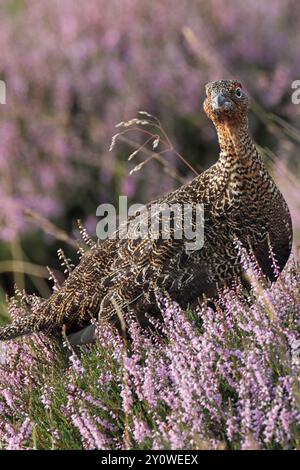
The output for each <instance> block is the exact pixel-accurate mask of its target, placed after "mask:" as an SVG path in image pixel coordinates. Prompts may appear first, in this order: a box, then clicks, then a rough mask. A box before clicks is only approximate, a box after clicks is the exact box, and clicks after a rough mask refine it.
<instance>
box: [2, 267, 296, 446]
mask: <svg viewBox="0 0 300 470" xmlns="http://www.w3.org/2000/svg"><path fill="white" fill-rule="evenodd" d="M249 276H250V277H251V279H252V285H253V287H252V290H251V292H250V293H248V294H247V295H246V293H245V292H244V291H243V289H242V288H241V286H238V285H237V286H236V287H235V288H234V289H232V290H225V291H224V292H222V295H221V296H220V298H219V300H218V301H217V302H216V305H215V307H214V308H212V306H207V305H200V306H199V308H198V309H196V310H195V311H193V312H190V311H188V312H184V311H182V310H181V309H180V308H179V306H178V305H177V304H175V303H173V302H172V301H171V300H170V299H168V298H165V297H158V299H157V300H158V302H159V305H160V308H161V310H162V312H163V323H159V322H157V321H153V327H155V328H154V329H153V331H149V330H148V331H145V330H142V329H141V328H140V327H139V325H138V324H137V323H136V321H135V319H134V317H133V316H131V315H130V314H129V315H128V316H127V317H126V319H125V320H126V324H127V328H128V331H129V335H130V338H129V339H128V338H127V336H126V337H125V338H122V337H121V336H120V335H119V334H117V333H116V332H115V331H114V330H113V329H112V328H111V327H109V326H106V325H105V324H100V325H99V326H98V330H97V343H96V344H95V345H93V346H86V347H84V348H81V349H78V350H76V351H74V350H72V349H71V348H70V345H68V343H67V342H66V343H65V344H64V346H63V347H61V346H58V345H57V344H56V343H55V342H53V341H51V340H49V339H46V338H45V337H44V336H42V335H40V336H35V337H33V338H30V339H21V340H19V341H13V342H9V343H7V344H5V345H3V346H2V364H1V366H0V411H1V417H0V442H1V447H2V448H5V449H28V448H29V449H32V448H34V449H41V448H48V449H49V448H51V449H62V448H67V449H81V448H84V449H95V448H97V449H297V448H298V449H299V445H300V440H299V439H300V434H299V431H300V427H299V425H300V408H299V405H300V395H299V390H300V388H299V377H300V375H299V372H300V335H299V320H300V307H299V305H300V289H299V286H300V270H299V263H298V262H296V261H295V260H291V261H290V262H289V265H288V267H287V268H286V269H285V271H284V273H283V275H282V276H281V277H280V279H279V280H278V281H277V282H276V283H275V284H273V285H272V286H271V287H270V286H263V285H262V283H261V281H260V280H259V273H258V272H256V271H255V269H253V270H250V271H249Z"/></svg>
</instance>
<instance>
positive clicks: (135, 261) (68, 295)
mask: <svg viewBox="0 0 300 470" xmlns="http://www.w3.org/2000/svg"><path fill="white" fill-rule="evenodd" d="M206 94H207V97H206V100H205V103H204V110H205V112H206V114H207V116H208V117H209V118H210V119H211V120H212V121H213V123H214V125H215V127H216V130H217V134H218V139H219V144H220V156H219V160H218V162H217V163H216V164H215V165H213V166H212V167H211V168H209V169H208V170H207V171H205V172H204V173H203V174H201V175H200V176H198V177H196V178H195V179H194V180H193V181H191V182H190V183H188V184H186V185H185V186H182V187H181V188H179V189H178V190H176V191H174V192H172V193H170V194H168V195H167V196H165V197H164V198H161V199H160V200H158V201H156V202H160V203H162V202H165V203H167V204H176V203H177V204H186V203H190V204H194V205H195V204H199V203H202V204H203V205H204V218H205V232H204V233H205V238H204V246H203V248H202V249H200V250H197V251H190V252H186V249H185V241H186V240H184V239H183V240H176V239H175V238H174V236H173V237H171V239H169V240H163V239H161V238H159V239H158V240H151V239H150V238H146V239H137V240H130V239H128V240H127V239H125V240H122V239H118V238H117V239H111V240H107V241H105V242H102V243H101V244H98V245H97V246H96V247H94V248H92V249H91V250H90V251H89V252H88V253H86V254H85V255H84V256H83V258H82V260H81V262H80V263H79V265H78V266H77V267H76V268H75V269H74V271H73V272H72V273H71V274H70V276H69V277H68V279H67V280H66V281H65V282H64V284H63V285H62V287H61V288H60V289H59V290H58V291H57V292H55V293H54V294H53V295H52V296H51V297H50V299H48V300H45V301H43V302H42V303H41V305H40V306H39V307H38V308H36V309H35V311H34V312H32V314H30V315H27V316H22V317H20V318H19V319H16V320H15V321H14V322H13V324H12V325H10V326H7V327H4V328H2V329H1V330H0V339H3V340H7V339H10V338H14V337H17V336H20V335H23V334H29V333H32V332H34V331H43V332H45V333H46V334H53V333H56V332H59V331H60V330H61V328H62V326H63V325H66V327H67V331H68V332H72V331H76V330H78V329H79V328H81V327H83V326H85V325H87V324H89V323H90V320H91V319H92V318H98V317H99V318H100V319H101V318H105V319H108V320H109V321H111V322H112V323H115V324H117V323H118V315H117V313H116V310H118V309H120V310H121V311H122V310H124V309H126V308H128V307H130V308H132V310H133V311H134V312H135V313H136V315H137V317H138V319H139V321H140V322H141V323H144V322H145V321H146V319H145V312H152V313H155V312H156V301H155V293H156V292H163V291H165V292H168V294H169V295H170V296H171V298H173V299H174V300H176V301H178V302H179V303H180V305H182V306H183V307H186V306H187V305H188V304H192V303H194V302H195V301H196V300H197V299H198V298H201V297H202V296H203V294H205V295H206V296H208V297H210V296H212V297H213V296H215V295H216V290H217V288H218V287H221V286H223V285H230V283H231V282H232V280H233V279H235V278H236V277H237V276H238V277H242V276H243V270H242V267H241V265H240V261H239V256H238V254H237V249H236V242H235V241H236V239H238V240H239V241H240V243H241V244H242V245H243V246H244V247H245V248H246V249H248V250H253V252H254V254H255V256H256V259H257V261H258V263H259V265H260V267H261V269H262V271H263V273H264V274H265V275H266V277H267V278H268V279H270V280H271V281H273V280H274V279H275V274H274V272H273V268H272V263H271V260H270V257H269V244H270V245H271V246H272V249H273V252H274V254H275V257H276V259H277V262H278V265H279V267H280V270H282V269H283V267H284V266H285V264H286V261H287V259H288V257H289V254H290V251H291V245H292V226H291V219H290V214H289V210H288V207H287V205H286V203H285V201H284V199H283V197H282V195H281V193H280V191H279V190H278V188H277V187H276V185H275V183H274V182H273V180H272V179H271V177H270V176H269V174H268V172H267V170H266V168H265V166H264V164H263V162H262V159H261V157H260V155H259V153H258V151H257V149H256V147H255V145H254V143H253V142H252V139H251V137H250V136H249V132H248V121H247V112H248V97H247V95H246V94H245V93H244V91H243V90H242V88H241V85H240V84H239V83H238V82H237V81H235V80H220V81H218V82H213V83H209V84H208V85H207V86H206ZM176 222H178V221H176V220H175V223H176Z"/></svg>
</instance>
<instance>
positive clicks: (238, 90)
mask: <svg viewBox="0 0 300 470" xmlns="http://www.w3.org/2000/svg"><path fill="white" fill-rule="evenodd" d="M235 95H236V96H237V97H238V98H240V97H241V96H242V89H241V88H240V87H237V88H236V89H235Z"/></svg>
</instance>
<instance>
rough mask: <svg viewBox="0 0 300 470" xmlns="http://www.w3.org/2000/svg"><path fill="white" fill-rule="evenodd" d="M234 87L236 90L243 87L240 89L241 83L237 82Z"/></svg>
mask: <svg viewBox="0 0 300 470" xmlns="http://www.w3.org/2000/svg"><path fill="white" fill-rule="evenodd" d="M235 87H236V88H243V87H242V84H241V83H239V82H238V83H236V85H235Z"/></svg>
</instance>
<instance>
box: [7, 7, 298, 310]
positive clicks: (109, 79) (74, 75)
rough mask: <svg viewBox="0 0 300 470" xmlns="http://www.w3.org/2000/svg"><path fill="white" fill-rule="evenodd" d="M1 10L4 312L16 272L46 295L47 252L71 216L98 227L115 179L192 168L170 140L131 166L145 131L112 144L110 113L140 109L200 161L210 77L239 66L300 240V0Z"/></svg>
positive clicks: (207, 149) (142, 181)
mask: <svg viewBox="0 0 300 470" xmlns="http://www.w3.org/2000/svg"><path fill="white" fill-rule="evenodd" d="M0 18H1V19H0V51H1V52H0V79H1V80H3V81H4V82H5V83H6V92H7V96H6V104H5V105H0V202H1V204H0V282H1V290H0V309H1V310H0V313H1V314H2V315H5V313H6V307H5V305H6V304H5V295H6V294H7V293H8V294H12V290H13V286H14V284H15V283H16V284H17V285H18V286H19V288H20V289H23V288H26V289H27V290H28V291H29V292H36V293H38V294H40V295H45V296H47V295H49V293H50V287H49V286H50V284H49V283H48V280H47V278H48V272H47V270H46V269H45V266H46V265H48V266H50V267H51V269H52V270H53V271H54V272H56V271H57V270H58V269H59V261H58V259H57V256H56V251H57V249H58V248H60V247H61V248H63V249H64V250H65V252H66V254H67V256H70V257H72V258H74V255H75V254H76V250H74V241H73V240H75V239H76V238H78V229H77V225H76V220H77V219H81V221H82V223H83V224H84V225H85V226H86V228H87V230H88V231H89V233H90V234H91V236H92V237H93V236H95V225H96V222H97V220H96V217H95V213H96V208H97V206H98V205H99V204H100V203H102V202H112V203H114V202H115V201H116V197H117V196H118V195H119V194H120V193H121V194H126V195H128V197H129V200H130V202H145V201H148V200H149V199H150V198H153V197H156V196H158V195H161V194H163V193H165V192H167V191H169V190H171V189H173V188H176V187H178V185H179V184H181V182H182V181H188V180H189V179H191V178H192V177H193V176H194V175H193V174H192V173H191V172H190V171H189V168H188V167H187V166H186V165H184V163H183V162H182V161H181V160H180V159H178V157H177V156H176V154H175V153H174V152H168V153H166V154H164V158H163V159H161V160H157V159H152V160H151V161H149V162H148V163H147V164H145V165H144V166H143V168H142V169H141V171H139V172H134V173H133V174H132V175H131V176H130V175H129V173H130V171H131V170H132V169H133V168H134V167H135V165H137V164H138V163H140V162H142V161H143V160H145V158H146V157H147V155H145V154H143V153H140V154H138V155H137V156H136V157H135V159H133V160H132V161H130V162H128V160H127V158H128V155H129V154H130V153H131V152H132V151H133V150H134V149H135V148H136V147H135V144H134V142H137V143H139V142H140V141H141V142H142V140H143V139H142V137H141V135H140V134H138V133H134V132H133V133H132V134H127V141H126V142H124V141H122V142H120V143H118V144H117V145H116V146H115V147H114V149H113V151H112V152H110V153H109V146H110V140H111V137H112V135H113V134H115V132H116V129H115V125H116V124H117V123H118V122H119V121H122V120H128V119H129V118H133V117H136V115H137V112H138V111H139V110H146V111H148V112H150V113H152V114H154V115H155V116H157V117H158V118H159V119H160V121H161V122H162V124H163V127H164V129H165V131H166V132H167V133H168V136H169V138H170V140H171V141H172V144H173V146H174V148H175V149H176V150H177V151H178V152H180V153H181V154H182V155H183V156H184V157H185V158H186V160H187V161H188V162H189V163H190V164H191V165H192V166H193V167H194V168H196V169H197V170H198V171H199V172H200V171H203V170H204V169H205V168H207V167H208V166H210V165H211V164H212V163H214V162H215V161H216V158H217V155H218V145H217V140H216V134H215V131H214V129H213V126H212V124H211V123H210V122H209V121H208V120H207V118H206V116H205V115H204V113H203V111H202V102H203V99H204V85H205V83H206V82H208V81H211V80H216V79H220V78H237V79H239V80H240V81H241V82H242V83H243V84H244V87H245V88H246V89H247V91H248V92H249V94H250V95H251V97H252V100H253V107H252V112H251V116H250V123H251V128H252V133H253V135H254V138H255V140H256V142H257V144H258V145H259V146H260V148H261V150H262V152H263V155H264V160H265V162H266V164H267V166H268V168H269V170H270V172H271V173H272V174H273V176H274V179H275V180H276V182H277V184H278V186H279V187H280V189H281V190H282V192H283V193H284V195H285V197H286V199H287V201H288V204H289V206H290V209H291V212H292V216H293V221H294V229H295V239H296V244H297V243H298V240H299V232H300V200H299V199H300V178H299V175H300V165H299V161H300V159H299V142H300V130H299V117H300V104H299V105H295V104H292V101H291V95H292V91H293V90H292V88H291V84H292V82H293V81H294V80H296V79H300V61H299V47H298V45H299V43H300V29H299V24H300V9H299V5H298V2H297V1H296V0H286V1H285V2H283V1H282V0H253V1H252V2H251V3H249V4H248V2H239V1H237V0H210V1H204V0H195V1H194V0H181V1H173V0H159V1H153V0H152V1H150V0H149V1H148V0H143V1H142V0H110V1H106V0H89V1H86V2H79V1H78V0H59V1H58V0H51V2H49V1H44V0H43V1H42V0H27V1H26V0H2V1H1V3H0ZM141 139H142V140H141ZM150 148H151V147H150ZM158 150H159V149H158ZM60 276H61V275H60ZM60 279H61V277H60Z"/></svg>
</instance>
